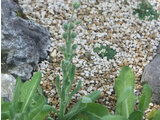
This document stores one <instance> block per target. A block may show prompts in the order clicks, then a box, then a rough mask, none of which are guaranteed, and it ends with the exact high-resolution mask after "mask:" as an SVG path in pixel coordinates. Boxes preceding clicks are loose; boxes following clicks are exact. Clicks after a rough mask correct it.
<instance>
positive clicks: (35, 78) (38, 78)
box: [22, 72, 41, 112]
mask: <svg viewBox="0 0 160 120" xmlns="http://www.w3.org/2000/svg"><path fill="white" fill-rule="evenodd" d="M40 81H41V73H40V72H37V73H35V74H34V75H33V77H32V80H31V82H30V88H29V89H28V92H27V93H26V96H25V99H24V101H25V102H24V103H23V106H22V112H25V111H26V110H27V108H28V106H29V105H30V103H31V100H32V97H33V95H34V93H35V91H36V89H37V87H38V85H39V84H40Z"/></svg>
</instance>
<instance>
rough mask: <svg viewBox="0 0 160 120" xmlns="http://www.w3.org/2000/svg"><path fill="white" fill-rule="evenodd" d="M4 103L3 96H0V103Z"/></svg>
mask: <svg viewBox="0 0 160 120" xmlns="http://www.w3.org/2000/svg"><path fill="white" fill-rule="evenodd" d="M3 103H4V100H3V98H2V97H1V105H2V104H3Z"/></svg>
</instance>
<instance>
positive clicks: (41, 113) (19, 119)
mask: <svg viewBox="0 0 160 120" xmlns="http://www.w3.org/2000/svg"><path fill="white" fill-rule="evenodd" d="M40 80H41V73H40V72H37V73H35V74H34V76H33V77H32V80H31V81H26V82H25V83H24V84H23V83H22V81H21V79H20V78H19V77H18V78H17V81H16V86H15V90H14V96H13V100H12V101H11V102H3V99H2V103H1V107H2V108H1V116H2V117H1V119H2V120H8V119H9V120H43V119H44V118H45V117H46V116H47V115H48V114H49V113H50V112H51V111H52V110H54V109H53V107H51V106H49V105H47V104H46V99H45V97H44V96H43V93H42V89H41V87H40Z"/></svg>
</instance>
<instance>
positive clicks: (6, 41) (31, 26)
mask: <svg viewBox="0 0 160 120" xmlns="http://www.w3.org/2000/svg"><path fill="white" fill-rule="evenodd" d="M1 6H2V7H1V16H2V26H1V28H2V41H1V50H2V54H1V55H2V73H10V74H12V75H14V76H15V77H17V76H21V78H22V80H27V79H29V78H30V77H31V72H32V70H33V69H35V68H36V66H37V64H38V62H39V61H40V60H43V59H46V57H47V56H48V53H47V50H48V47H49V46H50V34H49V32H48V31H47V30H46V29H45V28H44V27H42V26H40V25H39V24H37V23H35V22H33V21H30V20H26V19H23V18H22V17H21V11H22V9H21V8H20V7H19V5H18V4H17V3H16V2H14V1H13V0H2V3H1Z"/></svg>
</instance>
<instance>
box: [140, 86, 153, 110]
mask: <svg viewBox="0 0 160 120" xmlns="http://www.w3.org/2000/svg"><path fill="white" fill-rule="evenodd" d="M151 96H152V89H151V87H150V86H149V85H147V84H145V85H144V86H143V94H142V96H140V97H139V105H138V110H140V111H142V112H144V111H145V110H146V109H147V107H148V105H149V103H150V101H151Z"/></svg>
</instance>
